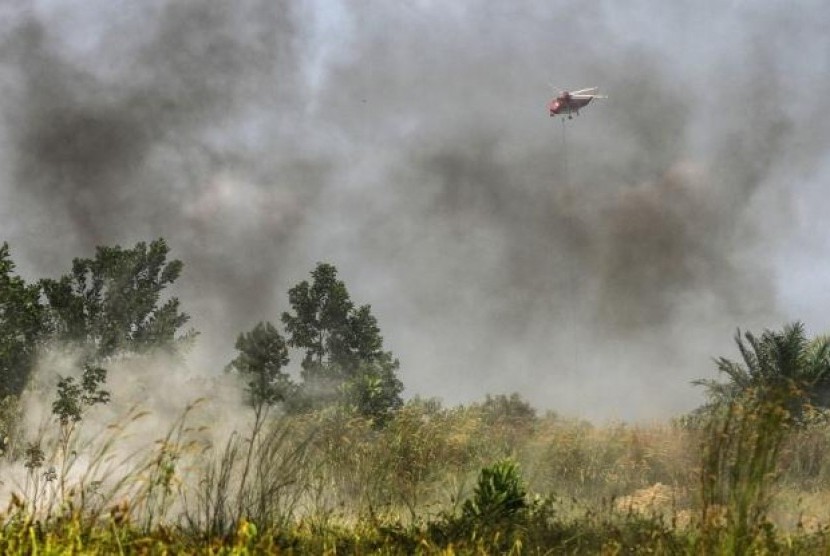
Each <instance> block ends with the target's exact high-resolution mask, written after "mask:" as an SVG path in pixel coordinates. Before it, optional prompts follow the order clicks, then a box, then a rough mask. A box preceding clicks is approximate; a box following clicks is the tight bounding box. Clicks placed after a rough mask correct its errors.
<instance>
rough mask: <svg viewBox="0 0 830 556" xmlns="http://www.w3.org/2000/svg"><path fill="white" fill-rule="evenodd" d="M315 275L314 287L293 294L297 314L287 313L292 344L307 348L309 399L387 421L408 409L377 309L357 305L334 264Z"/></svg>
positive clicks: (305, 368) (285, 318)
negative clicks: (404, 407) (390, 415)
mask: <svg viewBox="0 0 830 556" xmlns="http://www.w3.org/2000/svg"><path fill="white" fill-rule="evenodd" d="M311 277H312V282H311V284H309V282H308V281H305V280H304V281H302V282H300V283H299V284H297V285H296V286H294V287H293V288H291V289H290V290H289V291H288V301H289V303H290V305H291V307H292V309H293V311H294V312H293V314H292V313H288V312H286V313H283V314H282V321H283V323H284V324H285V329H286V332H287V335H288V345H289V346H291V347H294V348H299V349H302V350H305V355H304V358H303V361H302V364H301V366H302V377H303V389H304V391H305V393H306V395H309V396H311V397H313V398H314V399H316V400H317V401H318V402H319V401H322V402H324V403H325V402H335V401H340V402H344V403H346V404H347V405H350V406H351V407H353V408H354V409H356V410H357V411H358V412H360V413H361V414H363V415H367V416H370V417H374V418H377V419H383V418H384V417H385V416H386V415H388V413H389V412H390V411H392V410H394V409H397V408H399V407H400V406H401V405H402V400H401V397H400V394H401V392H402V391H403V384H402V383H401V381H400V380H399V379H398V378H397V376H396V372H395V371H397V369H398V367H399V363H398V361H397V359H395V358H394V357H393V356H392V354H391V352H388V351H384V350H383V337H382V336H381V335H380V328H379V326H378V323H377V319H376V318H375V316H374V315H372V311H371V307H370V306H369V305H363V306H360V307H357V308H356V307H355V306H354V303H353V302H352V301H351V298H350V296H349V292H348V290H347V289H346V286H345V284H344V283H343V282H342V281H341V280H338V279H337V269H336V268H335V267H334V266H333V265H331V264H327V263H318V265H317V267H316V268H315V269H314V270H313V271H312V272H311Z"/></svg>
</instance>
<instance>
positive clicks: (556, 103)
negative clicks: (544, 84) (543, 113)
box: [548, 87, 608, 120]
mask: <svg viewBox="0 0 830 556" xmlns="http://www.w3.org/2000/svg"><path fill="white" fill-rule="evenodd" d="M598 90H599V87H589V88H587V89H580V90H578V91H561V92H560V93H559V94H558V95H556V98H554V99H552V100H551V101H550V102H549V103H548V110H550V117H551V118H552V117H554V116H558V115H560V114H561V115H565V114H567V115H568V119H569V120H571V119H573V115H572V114H576V115H577V116H579V109H580V108H584V107H585V106H586V105H587V104H588V103H589V102H591V101H592V100H594V99H595V98H608V97H607V96H605V95H598V94H596V93H597V91H598Z"/></svg>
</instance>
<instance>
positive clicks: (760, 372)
mask: <svg viewBox="0 0 830 556" xmlns="http://www.w3.org/2000/svg"><path fill="white" fill-rule="evenodd" d="M735 342H736V343H737V344H738V349H739V350H740V352H741V357H742V359H743V363H739V362H735V361H732V360H730V359H727V358H725V357H720V358H718V359H716V360H715V362H716V364H717V367H718V370H719V371H720V372H722V373H726V375H727V376H728V378H729V380H728V381H727V382H717V381H715V380H699V381H695V384H699V385H702V386H704V387H706V388H707V390H708V392H707V393H708V394H709V396H710V398H712V400H713V401H715V402H718V401H728V400H733V399H735V398H736V397H738V396H740V395H742V394H745V393H748V392H750V391H751V392H753V393H754V394H755V395H756V396H761V397H763V398H766V399H770V400H777V401H781V402H782V403H784V404H785V407H786V408H787V409H788V410H789V411H790V415H791V416H792V417H793V418H795V419H799V418H800V417H801V416H802V415H803V413H804V409H805V406H812V407H815V408H820V409H826V408H828V407H830V337H825V336H819V337H817V338H814V339H813V340H810V339H808V338H807V336H806V335H805V333H804V324H803V323H801V322H794V323H792V324H789V325H786V326H785V327H784V329H783V330H782V331H780V332H778V331H773V330H764V332H763V333H762V334H761V336H760V337H757V336H755V335H753V334H752V333H751V332H746V333H744V334H743V336H742V335H741V331H740V330H738V332H737V334H736V335H735Z"/></svg>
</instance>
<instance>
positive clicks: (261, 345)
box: [226, 322, 295, 522]
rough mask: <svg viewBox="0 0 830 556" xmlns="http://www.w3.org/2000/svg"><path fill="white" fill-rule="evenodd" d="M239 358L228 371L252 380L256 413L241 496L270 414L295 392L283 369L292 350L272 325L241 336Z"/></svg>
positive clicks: (241, 500)
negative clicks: (278, 404) (275, 406)
mask: <svg viewBox="0 0 830 556" xmlns="http://www.w3.org/2000/svg"><path fill="white" fill-rule="evenodd" d="M236 349H237V351H238V352H239V355H237V356H236V358H235V359H234V360H233V361H231V362H230V363H229V364H228V366H227V367H226V370H227V371H230V372H236V373H239V374H240V375H242V376H243V377H245V379H246V380H248V384H247V387H246V389H245V392H246V394H247V396H248V403H249V404H250V405H251V407H252V408H253V410H254V424H253V428H252V429H251V438H250V440H249V443H248V450H247V452H246V454H245V466H244V467H243V469H242V478H241V480H240V486H239V492H240V493H242V492H244V490H245V486H246V483H247V481H248V475H249V473H250V471H251V461H252V458H253V455H254V452H255V451H256V449H257V442H258V438H259V435H260V432H261V431H262V427H263V425H264V424H265V418H266V417H267V414H268V410H269V409H270V408H271V407H272V406H273V405H275V404H277V403H280V402H286V401H288V400H289V398H290V395H291V393H292V392H293V391H294V390H295V388H294V385H293V383H292V382H291V378H290V377H289V376H288V374H286V373H285V372H284V371H283V370H282V369H283V367H285V366H286V365H287V364H288V348H287V347H286V344H285V339H283V337H282V335H281V334H280V333H279V332H278V331H277V329H276V328H274V326H273V325H272V324H271V323H270V322H260V323H259V324H257V325H256V326H255V327H254V329H253V330H251V331H250V332H247V333H243V334H240V335H239V337H238V338H237V340H236ZM243 505H244V497H243V496H241V495H240V498H239V501H238V506H237V514H236V517H235V518H234V519H235V521H236V522H238V521H239V519H240V518H241V517H242V513H243Z"/></svg>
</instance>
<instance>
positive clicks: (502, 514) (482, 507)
mask: <svg viewBox="0 0 830 556" xmlns="http://www.w3.org/2000/svg"><path fill="white" fill-rule="evenodd" d="M527 508H528V502H527V490H526V487H525V484H524V481H523V480H522V476H521V473H520V471H519V466H518V464H517V463H516V462H514V461H512V460H509V459H504V460H501V461H498V462H496V463H494V464H493V465H491V466H489V467H484V468H482V469H481V472H480V474H479V476H478V482H477V483H476V487H475V490H474V492H473V498H472V499H470V500H467V501H466V502H465V503H464V506H463V507H462V514H463V516H464V517H465V518H468V519H473V520H476V521H479V522H498V521H504V520H510V519H512V518H515V517H516V516H517V515H518V514H520V513H521V512H522V511H524V510H526V509H527Z"/></svg>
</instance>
